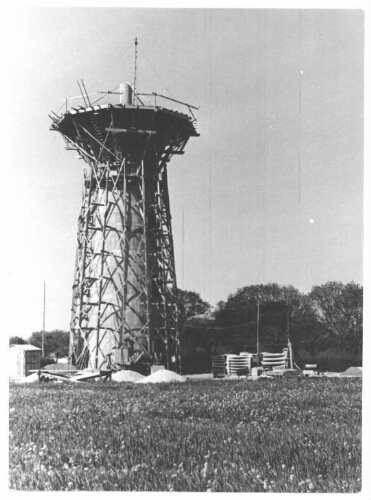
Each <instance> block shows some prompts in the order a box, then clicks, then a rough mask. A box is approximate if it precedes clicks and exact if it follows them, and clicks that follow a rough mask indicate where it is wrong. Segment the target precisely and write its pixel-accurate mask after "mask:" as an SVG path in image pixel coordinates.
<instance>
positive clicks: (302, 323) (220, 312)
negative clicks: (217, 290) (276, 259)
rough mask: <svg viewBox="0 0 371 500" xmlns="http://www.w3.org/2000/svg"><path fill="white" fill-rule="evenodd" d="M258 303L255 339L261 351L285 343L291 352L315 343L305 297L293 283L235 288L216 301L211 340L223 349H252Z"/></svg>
mask: <svg viewBox="0 0 371 500" xmlns="http://www.w3.org/2000/svg"><path fill="white" fill-rule="evenodd" d="M258 302H259V319H260V323H259V339H260V343H261V346H260V347H261V350H269V351H277V350H280V349H282V347H284V346H286V345H287V341H288V338H289V337H290V340H291V342H292V343H293V344H294V348H295V351H298V350H299V349H305V348H307V347H308V344H312V345H313V340H314V339H316V341H317V343H318V342H319V335H320V333H321V332H320V328H318V326H319V325H318V321H317V318H316V315H315V311H314V309H313V307H312V304H311V302H310V300H309V299H308V297H307V296H306V295H304V294H302V293H300V292H299V291H298V290H297V289H296V288H294V287H293V286H279V285H277V284H276V283H268V284H266V285H253V286H248V287H243V288H239V289H238V290H237V292H236V293H234V294H231V295H229V297H228V299H227V301H226V302H220V303H219V304H218V308H217V311H216V326H217V327H218V328H220V327H224V328H225V329H224V331H223V330H222V331H220V332H219V333H218V330H216V332H217V333H216V336H215V339H216V340H217V341H218V343H219V344H220V345H221V346H223V347H224V348H225V349H226V352H228V351H229V352H238V351H242V350H246V351H250V352H255V351H256V341H257V309H258Z"/></svg>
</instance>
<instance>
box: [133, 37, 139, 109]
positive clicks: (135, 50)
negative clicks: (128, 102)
mask: <svg viewBox="0 0 371 500" xmlns="http://www.w3.org/2000/svg"><path fill="white" fill-rule="evenodd" d="M137 58H138V38H137V37H135V40H134V82H133V90H134V92H133V94H134V96H133V104H135V100H136V94H137V90H136V89H137Z"/></svg>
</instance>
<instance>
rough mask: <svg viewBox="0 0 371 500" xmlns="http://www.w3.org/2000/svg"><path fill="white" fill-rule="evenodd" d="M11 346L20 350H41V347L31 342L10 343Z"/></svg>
mask: <svg viewBox="0 0 371 500" xmlns="http://www.w3.org/2000/svg"><path fill="white" fill-rule="evenodd" d="M9 347H17V348H18V349H19V350H22V351H41V349H40V348H39V347H35V346H34V345H31V344H10V346H9Z"/></svg>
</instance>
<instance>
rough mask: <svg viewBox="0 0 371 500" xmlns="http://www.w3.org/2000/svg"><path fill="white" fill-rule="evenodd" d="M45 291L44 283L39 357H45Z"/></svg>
mask: <svg viewBox="0 0 371 500" xmlns="http://www.w3.org/2000/svg"><path fill="white" fill-rule="evenodd" d="M45 291H46V283H45V281H44V306H43V331H42V333H41V356H42V357H43V358H44V357H45V352H44V341H45Z"/></svg>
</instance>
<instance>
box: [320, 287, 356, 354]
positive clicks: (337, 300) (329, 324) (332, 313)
mask: <svg viewBox="0 0 371 500" xmlns="http://www.w3.org/2000/svg"><path fill="white" fill-rule="evenodd" d="M310 299H311V300H312V303H313V305H314V307H315V309H316V312H317V314H318V317H319V318H320V321H321V323H322V324H323V326H324V327H325V328H326V330H327V332H328V335H329V338H330V339H331V342H332V343H333V345H335V346H336V347H337V348H338V349H341V350H346V349H351V350H353V352H354V353H355V354H360V353H361V352H362V331H363V287H362V286H361V285H357V284H356V283H354V282H353V281H352V282H350V283H347V284H344V283H342V282H340V281H328V282H327V283H325V284H324V285H320V286H315V287H313V288H312V291H311V292H310Z"/></svg>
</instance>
